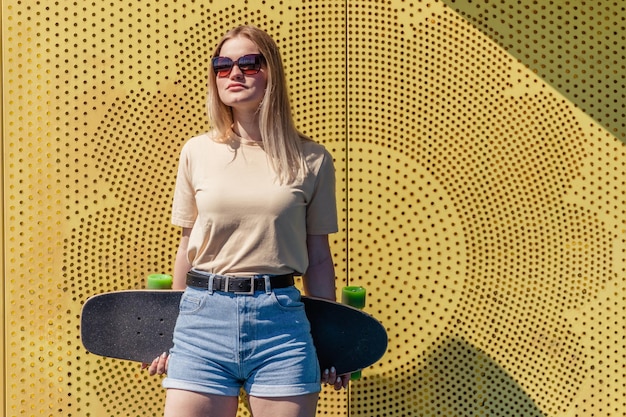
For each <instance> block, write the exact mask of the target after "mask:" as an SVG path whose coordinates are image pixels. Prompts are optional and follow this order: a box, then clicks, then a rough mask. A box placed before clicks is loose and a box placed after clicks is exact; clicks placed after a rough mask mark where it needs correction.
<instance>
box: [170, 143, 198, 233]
mask: <svg viewBox="0 0 626 417" xmlns="http://www.w3.org/2000/svg"><path fill="white" fill-rule="evenodd" d="M189 157H190V150H189V146H188V144H187V145H185V146H184V147H183V150H182V151H181V153H180V158H179V161H178V172H177V174H176V186H175V188H174V201H173V203H172V224H173V225H175V226H180V227H186V228H188V227H192V226H193V225H194V222H195V220H196V217H197V215H198V209H197V207H196V200H195V190H194V187H193V182H192V180H191V170H192V167H191V161H190V158H189Z"/></svg>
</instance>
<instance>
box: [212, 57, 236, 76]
mask: <svg viewBox="0 0 626 417" xmlns="http://www.w3.org/2000/svg"><path fill="white" fill-rule="evenodd" d="M211 62H212V64H213V71H214V72H215V74H217V75H219V76H224V75H228V73H229V72H230V70H231V69H232V68H233V61H232V59H230V58H225V57H221V56H218V57H215V58H213V60H212V61H211Z"/></svg>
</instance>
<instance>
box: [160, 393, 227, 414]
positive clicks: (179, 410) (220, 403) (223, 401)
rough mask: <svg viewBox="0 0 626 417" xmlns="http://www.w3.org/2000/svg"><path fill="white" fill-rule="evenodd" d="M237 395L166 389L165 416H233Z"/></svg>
mask: <svg viewBox="0 0 626 417" xmlns="http://www.w3.org/2000/svg"><path fill="white" fill-rule="evenodd" d="M238 404H239V399H238V397H229V396H225V395H214V394H200V393H197V392H192V391H184V390H178V389H168V390H167V395H166V397H165V417H206V416H211V417H235V416H236V414H237V406H238Z"/></svg>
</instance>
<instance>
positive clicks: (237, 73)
mask: <svg viewBox="0 0 626 417" xmlns="http://www.w3.org/2000/svg"><path fill="white" fill-rule="evenodd" d="M228 75H229V76H230V78H241V77H243V72H241V68H239V64H237V63H235V64H233V67H232V68H231V69H230V74H228Z"/></svg>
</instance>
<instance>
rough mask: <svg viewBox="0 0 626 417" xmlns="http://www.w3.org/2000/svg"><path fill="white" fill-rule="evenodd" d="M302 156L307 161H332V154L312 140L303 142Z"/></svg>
mask: <svg viewBox="0 0 626 417" xmlns="http://www.w3.org/2000/svg"><path fill="white" fill-rule="evenodd" d="M301 143H302V154H303V156H304V158H305V159H306V160H307V161H314V160H318V159H331V160H332V156H331V154H330V152H328V150H327V149H326V148H325V147H324V145H322V144H320V143H317V142H315V141H313V140H311V139H303V140H302V142H301Z"/></svg>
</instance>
